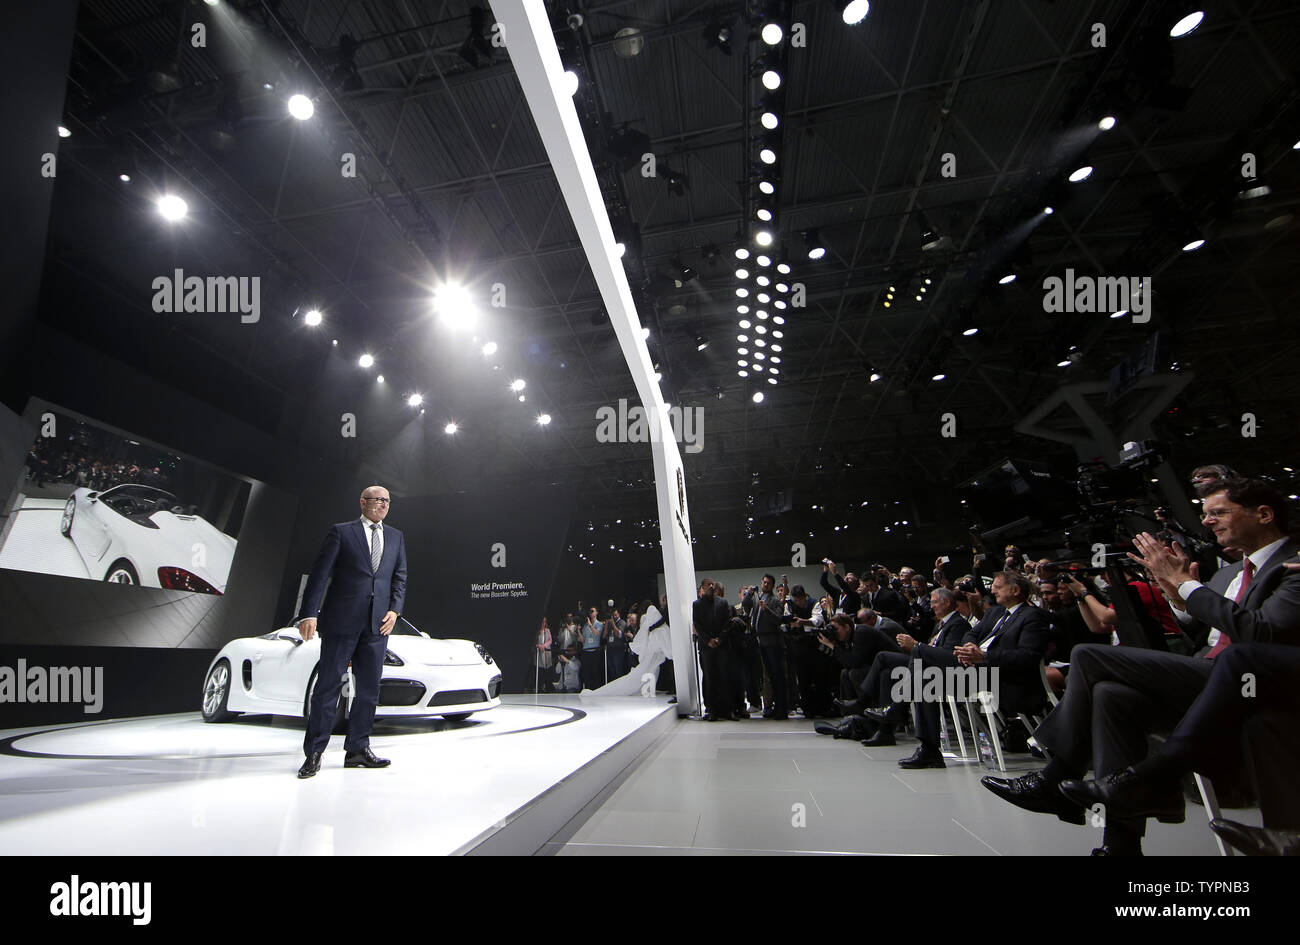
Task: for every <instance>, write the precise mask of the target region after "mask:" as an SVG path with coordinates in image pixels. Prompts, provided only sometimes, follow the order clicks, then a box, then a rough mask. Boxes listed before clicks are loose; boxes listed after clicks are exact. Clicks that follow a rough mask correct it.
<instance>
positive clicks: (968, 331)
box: [962, 325, 979, 338]
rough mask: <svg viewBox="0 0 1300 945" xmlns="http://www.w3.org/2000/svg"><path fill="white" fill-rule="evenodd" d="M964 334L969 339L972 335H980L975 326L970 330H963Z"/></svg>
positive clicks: (969, 328)
mask: <svg viewBox="0 0 1300 945" xmlns="http://www.w3.org/2000/svg"><path fill="white" fill-rule="evenodd" d="M962 334H963V335H965V336H966V337H967V338H969V337H970V336H971V335H977V334H979V329H978V328H976V327H975V326H974V325H971V326H970V327H968V328H964V329H962Z"/></svg>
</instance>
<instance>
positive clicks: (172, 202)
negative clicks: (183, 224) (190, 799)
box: [158, 194, 190, 220]
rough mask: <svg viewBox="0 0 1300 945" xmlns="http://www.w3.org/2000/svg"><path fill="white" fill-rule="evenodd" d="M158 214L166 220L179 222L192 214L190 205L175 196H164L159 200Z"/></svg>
mask: <svg viewBox="0 0 1300 945" xmlns="http://www.w3.org/2000/svg"><path fill="white" fill-rule="evenodd" d="M158 212H159V213H161V214H162V217H163V219H164V220H179V219H181V218H182V217H184V216H185V214H187V213H189V212H190V205H189V204H187V203H186V202H185V201H184V200H182V199H181V198H180V197H177V196H176V195H175V194H163V195H162V196H161V197H159V198H158Z"/></svg>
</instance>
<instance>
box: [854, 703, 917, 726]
mask: <svg viewBox="0 0 1300 945" xmlns="http://www.w3.org/2000/svg"><path fill="white" fill-rule="evenodd" d="M862 714H863V715H865V716H866V717H867V718H869V719H871V720H872V721H873V722H887V723H889V724H890V725H898V724H899V723H901V722H903V721H904V720H906V718H907V710H906V709H904V708H903V707H902V706H901V705H898V704H897V703H895V704H892V705H882V706H877V707H876V708H873V709H863V710H862Z"/></svg>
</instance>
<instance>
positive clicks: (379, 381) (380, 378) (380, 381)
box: [375, 374, 384, 384]
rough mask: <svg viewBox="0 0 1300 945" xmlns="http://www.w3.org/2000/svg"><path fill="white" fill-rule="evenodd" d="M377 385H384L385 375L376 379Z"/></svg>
mask: <svg viewBox="0 0 1300 945" xmlns="http://www.w3.org/2000/svg"><path fill="white" fill-rule="evenodd" d="M375 383H376V384H382V383H384V375H382V374H380V375H379V376H377V377H376V378H375Z"/></svg>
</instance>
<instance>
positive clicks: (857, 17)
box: [840, 0, 871, 26]
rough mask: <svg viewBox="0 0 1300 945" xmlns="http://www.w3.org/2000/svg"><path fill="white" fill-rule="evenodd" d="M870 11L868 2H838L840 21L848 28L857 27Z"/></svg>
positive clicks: (848, 0) (849, 0) (842, 0)
mask: <svg viewBox="0 0 1300 945" xmlns="http://www.w3.org/2000/svg"><path fill="white" fill-rule="evenodd" d="M870 10H871V4H870V3H869V2H868V0H847V2H846V0H840V19H842V20H843V21H844V22H845V23H847V24H848V25H849V26H857V25H858V24H859V23H861V22H862V21H863V20H865V19H866V18H867V13H868V12H869V11H870Z"/></svg>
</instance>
